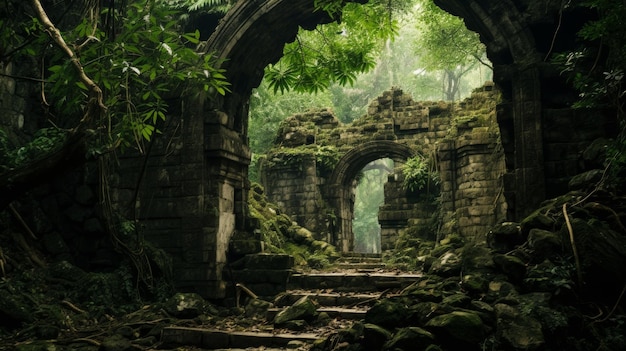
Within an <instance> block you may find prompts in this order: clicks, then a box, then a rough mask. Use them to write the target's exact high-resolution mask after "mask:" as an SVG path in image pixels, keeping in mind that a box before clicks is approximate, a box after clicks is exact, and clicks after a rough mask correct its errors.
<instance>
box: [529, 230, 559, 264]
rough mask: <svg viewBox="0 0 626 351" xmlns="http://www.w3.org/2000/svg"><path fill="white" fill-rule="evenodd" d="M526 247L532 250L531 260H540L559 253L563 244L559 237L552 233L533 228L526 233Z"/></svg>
mask: <svg viewBox="0 0 626 351" xmlns="http://www.w3.org/2000/svg"><path fill="white" fill-rule="evenodd" d="M528 245H529V247H530V248H531V249H533V250H534V253H535V254H534V255H533V258H534V259H540V260H542V259H543V258H549V257H550V256H552V255H554V254H556V253H559V252H561V251H562V245H563V242H562V241H561V236H560V235H558V234H556V233H554V232H551V231H548V230H544V229H538V228H533V229H531V230H530V232H529V233H528ZM535 262H537V261H535Z"/></svg>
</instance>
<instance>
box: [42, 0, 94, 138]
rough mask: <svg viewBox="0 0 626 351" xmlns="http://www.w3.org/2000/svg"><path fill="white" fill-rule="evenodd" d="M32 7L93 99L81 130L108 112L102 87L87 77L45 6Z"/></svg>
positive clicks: (80, 124)
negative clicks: (96, 115) (93, 119)
mask: <svg viewBox="0 0 626 351" xmlns="http://www.w3.org/2000/svg"><path fill="white" fill-rule="evenodd" d="M32 5H33V8H34V9H35V12H36V13H37V17H38V18H39V20H40V21H41V23H42V24H43V26H44V28H45V30H46V32H47V33H48V35H50V37H51V38H52V40H53V41H54V43H55V44H56V45H57V46H58V47H59V48H60V49H61V51H63V53H64V54H65V55H66V56H67V57H68V58H69V60H70V61H71V62H72V65H73V66H74V69H75V70H76V72H77V73H78V78H79V79H80V81H81V82H82V83H83V84H85V86H86V87H87V88H88V89H89V92H90V96H91V97H90V100H89V103H88V106H87V111H86V112H85V115H84V116H83V119H82V120H81V121H80V123H79V124H78V126H76V128H75V130H76V129H79V128H80V127H81V126H83V125H84V124H86V123H88V122H89V121H91V119H92V117H93V115H95V114H99V113H102V112H104V111H106V106H105V105H104V103H103V98H102V89H100V87H99V86H98V85H97V84H96V83H95V82H94V81H93V80H92V79H91V78H89V76H87V74H86V73H85V70H84V69H83V66H82V65H81V63H80V60H79V59H78V57H77V56H76V54H75V53H74V51H72V49H71V48H70V47H69V46H68V45H67V43H66V42H65V39H63V36H62V35H61V32H60V31H59V30H58V29H57V28H56V27H55V25H54V24H53V23H52V21H51V20H50V18H49V17H48V15H47V14H46V11H45V10H44V8H43V6H42V5H41V2H40V1H39V0H32Z"/></svg>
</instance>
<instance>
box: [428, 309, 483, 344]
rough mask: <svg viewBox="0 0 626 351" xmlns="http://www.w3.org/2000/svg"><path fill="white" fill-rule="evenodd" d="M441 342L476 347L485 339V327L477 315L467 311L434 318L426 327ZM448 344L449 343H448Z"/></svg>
mask: <svg viewBox="0 0 626 351" xmlns="http://www.w3.org/2000/svg"><path fill="white" fill-rule="evenodd" d="M425 328H426V329H428V330H431V331H432V332H433V333H434V334H435V335H437V336H438V337H439V338H440V339H441V340H447V341H449V343H450V344H455V345H458V344H472V345H475V344H477V343H478V342H480V341H482V340H483V339H484V337H485V327H484V326H483V322H482V320H481V319H480V317H479V316H478V314H476V313H472V312H465V311H453V312H451V313H447V314H443V315H441V316H437V317H434V318H433V319H431V320H430V321H428V323H426V326H425ZM446 343H447V342H446Z"/></svg>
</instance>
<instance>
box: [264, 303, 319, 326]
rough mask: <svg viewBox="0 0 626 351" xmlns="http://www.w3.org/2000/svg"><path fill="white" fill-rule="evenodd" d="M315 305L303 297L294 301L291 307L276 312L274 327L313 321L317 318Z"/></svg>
mask: <svg viewBox="0 0 626 351" xmlns="http://www.w3.org/2000/svg"><path fill="white" fill-rule="evenodd" d="M317 307H318V305H317V303H316V302H315V301H313V300H312V299H310V298H309V297H308V296H304V297H302V298H300V299H299V300H298V301H296V302H295V303H294V304H293V305H291V306H289V307H287V308H285V309H284V310H282V311H280V312H278V314H276V316H275V317H274V324H275V325H278V326H280V325H284V324H285V323H286V322H288V321H293V320H305V321H307V322H310V321H313V320H315V318H316V317H317V314H318V312H317Z"/></svg>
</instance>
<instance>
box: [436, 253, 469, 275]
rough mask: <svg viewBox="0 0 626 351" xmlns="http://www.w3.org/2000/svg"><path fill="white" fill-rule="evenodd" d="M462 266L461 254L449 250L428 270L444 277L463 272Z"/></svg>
mask: <svg viewBox="0 0 626 351" xmlns="http://www.w3.org/2000/svg"><path fill="white" fill-rule="evenodd" d="M461 266H462V262H461V258H460V257H459V255H457V254H455V253H454V252H451V251H448V252H446V253H444V254H443V255H441V257H439V258H438V259H437V260H436V261H435V262H433V264H432V266H431V267H430V270H429V271H428V272H429V273H431V274H437V275H439V276H442V277H450V276H456V275H458V274H459V273H460V272H461Z"/></svg>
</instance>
